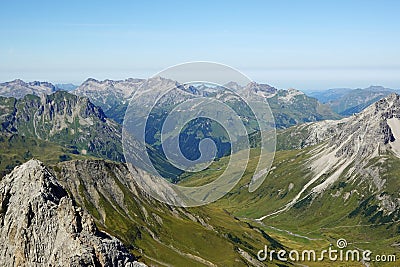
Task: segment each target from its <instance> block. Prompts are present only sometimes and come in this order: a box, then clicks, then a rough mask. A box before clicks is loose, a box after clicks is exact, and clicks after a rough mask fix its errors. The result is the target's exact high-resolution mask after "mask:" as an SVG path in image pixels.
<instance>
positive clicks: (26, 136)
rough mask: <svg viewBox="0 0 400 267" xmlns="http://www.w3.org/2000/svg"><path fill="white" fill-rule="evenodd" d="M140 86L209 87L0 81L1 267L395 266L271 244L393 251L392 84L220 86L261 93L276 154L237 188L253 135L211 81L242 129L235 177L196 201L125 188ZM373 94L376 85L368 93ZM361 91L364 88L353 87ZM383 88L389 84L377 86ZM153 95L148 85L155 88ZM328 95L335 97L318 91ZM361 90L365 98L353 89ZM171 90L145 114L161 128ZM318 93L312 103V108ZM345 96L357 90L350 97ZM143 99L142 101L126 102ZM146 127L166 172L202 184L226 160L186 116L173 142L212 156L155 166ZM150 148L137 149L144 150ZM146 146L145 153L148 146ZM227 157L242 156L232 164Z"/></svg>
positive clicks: (395, 109)
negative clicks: (129, 126) (254, 181)
mask: <svg viewBox="0 0 400 267" xmlns="http://www.w3.org/2000/svg"><path fill="white" fill-rule="evenodd" d="M144 83H152V84H153V86H155V87H157V86H164V85H165V84H171V85H175V86H177V87H178V88H179V89H180V90H181V91H182V92H186V93H189V94H193V95H204V96H206V95H210V94H216V92H217V91H218V90H219V88H215V87H209V86H204V85H190V86H189V85H180V84H179V83H178V82H176V81H172V80H167V79H164V78H161V77H155V78H151V79H149V80H143V79H126V80H120V81H112V80H105V81H98V80H95V79H88V80H86V81H85V82H83V83H82V84H81V85H80V86H74V85H71V84H64V85H57V86H55V85H52V84H51V83H48V82H24V81H21V80H14V81H11V82H5V83H1V84H0V95H1V96H0V123H1V126H0V147H1V150H0V171H1V173H0V175H1V178H0V225H1V227H0V241H1V245H0V265H2V266H280V267H283V266H395V265H394V262H374V261H371V262H366V261H358V260H354V261H348V262H345V265H343V262H339V261H338V262H335V261H330V260H329V259H325V260H324V261H319V262H318V261H302V262H296V261H293V260H290V259H288V260H284V259H282V258H279V257H278V256H277V254H274V256H273V257H272V258H271V259H270V258H267V259H266V260H265V261H260V260H259V259H258V257H257V254H258V252H259V251H260V250H263V249H264V247H265V246H268V248H269V249H270V250H275V251H278V250H281V249H284V250H286V251H290V250H298V251H302V250H316V251H322V250H324V249H328V248H329V247H330V246H331V247H332V246H336V242H337V240H339V239H345V240H347V247H346V249H349V250H356V251H359V252H362V251H365V250H371V251H372V252H373V255H378V254H380V255H395V256H397V258H398V256H399V253H400V223H399V221H400V190H399V188H400V172H399V170H400V96H399V95H397V94H396V93H394V92H392V91H391V90H389V89H388V90H386V89H382V88H381V89H382V92H380V93H377V94H372V93H371V92H373V91H374V88H369V89H368V90H367V89H360V90H354V91H351V93H352V94H354V95H357V94H360V98H359V99H363V100H364V101H361V100H360V101H361V102H360V101H354V103H353V102H352V103H349V102H346V103H345V102H344V101H345V100H346V101H347V99H348V97H347V98H346V97H344V95H345V94H349V93H350V89H349V90H344V91H343V92H342V91H340V90H339V91H340V92H339V93H340V94H339V95H335V96H334V97H333V98H331V96H329V95H322V94H320V95H318V96H317V95H314V96H315V97H316V98H314V97H311V96H308V95H306V94H304V93H303V92H301V91H298V90H296V89H287V90H283V89H276V88H274V87H272V86H269V85H267V84H258V83H255V82H252V83H250V84H247V85H238V84H235V83H229V84H226V85H225V87H226V88H229V89H231V90H233V91H237V92H240V93H241V95H247V96H251V95H253V94H254V95H257V96H260V97H262V98H263V99H265V101H268V103H269V105H270V107H271V110H272V113H273V115H274V118H275V128H276V132H277V140H276V141H277V143H276V148H277V151H276V153H275V158H274V161H273V163H272V167H271V170H270V171H269V173H268V174H267V176H266V179H265V181H264V183H263V184H262V185H261V186H260V188H258V189H257V190H256V191H255V192H252V193H250V192H249V190H248V185H249V183H250V180H251V178H252V175H253V173H254V170H255V169H256V167H257V162H258V157H259V154H260V153H259V146H258V138H259V137H260V135H263V134H268V133H260V132H258V129H257V127H256V126H254V124H253V123H252V118H251V116H249V114H248V113H247V112H246V109H245V108H244V106H242V104H241V102H240V101H236V100H235V99H234V98H232V96H231V95H230V93H229V91H224V90H222V93H220V95H218V97H219V99H225V100H227V101H228V100H229V103H230V105H231V106H232V107H233V109H235V110H238V111H240V112H242V114H241V115H242V118H243V120H244V121H245V122H246V123H247V124H246V127H247V129H248V130H250V132H251V134H250V135H249V139H250V140H251V144H252V149H251V153H250V156H251V159H250V161H249V164H248V165H247V169H246V171H245V173H244V176H243V178H242V179H241V180H240V181H239V183H238V184H237V185H236V186H235V187H234V188H233V189H232V190H231V191H230V192H229V193H228V194H227V195H225V196H224V197H223V198H221V199H220V200H218V201H216V202H213V203H211V204H209V205H206V206H201V207H196V208H178V207H173V206H169V205H167V204H164V203H161V202H159V201H157V200H155V199H153V198H152V197H151V196H149V195H148V194H147V193H146V192H144V191H143V190H142V189H141V187H140V186H139V185H138V184H137V182H136V180H135V177H141V176H144V175H147V174H146V173H145V172H144V171H143V170H141V169H139V168H135V166H133V169H134V170H135V171H134V172H131V171H129V169H128V167H127V164H126V163H125V159H124V154H123V148H122V143H121V136H122V123H123V121H124V116H125V111H126V109H127V107H128V104H129V101H130V99H131V98H132V96H134V94H135V93H136V92H137V91H138V90H139V88H140V86H141V85H142V84H144ZM378 89H379V88H378ZM364 90H367V91H368V92H367V91H364ZM389 91H390V92H389ZM154 93H156V92H154ZM330 93H334V92H332V91H331V92H330ZM367 93H368V95H369V97H368V98H366V97H364V96H363V95H365V94H367ZM180 97H181V95H180V94H178V95H176V96H175V97H173V98H171V99H166V100H165V101H164V102H162V103H161V105H160V110H159V111H158V112H157V113H155V114H154V117H153V118H152V120H151V121H149V125H150V126H154V127H155V126H159V125H162V122H163V119H164V117H163V116H164V115H163V114H165V113H166V112H168V111H169V110H170V109H171V106H173V105H174V102H173V101H177V99H179V98H180ZM318 99H322V100H321V102H324V103H321V102H319V100H318ZM352 99H353V100H355V99H357V98H354V97H353V98H352ZM136 104H137V105H139V107H140V105H146V104H148V103H136ZM158 134H159V133H157V132H156V131H153V132H152V131H150V132H149V136H147V137H146V138H148V139H147V140H150V141H149V145H152V146H153V148H151V150H150V151H151V153H152V155H153V158H152V160H153V162H155V163H156V164H157V165H158V166H159V169H160V170H161V171H164V172H165V173H167V174H168V173H169V174H170V175H171V176H168V175H166V178H167V179H170V178H171V177H175V178H173V179H171V181H172V182H174V183H177V184H179V185H183V186H197V185H203V184H205V183H208V182H210V181H213V180H214V179H216V178H217V177H218V176H219V175H220V174H222V173H223V172H224V170H225V168H226V167H227V164H228V161H229V157H230V156H229V155H230V145H231V144H230V143H229V141H227V138H226V136H225V133H224V132H223V131H220V130H219V129H218V125H214V124H210V123H208V122H207V121H201V120H198V121H194V122H193V123H192V124H188V125H187V127H186V128H185V129H184V134H185V138H182V144H180V145H181V149H182V150H183V151H184V152H185V153H186V154H185V155H187V156H188V158H197V157H198V153H199V151H198V146H199V143H200V141H201V139H203V138H205V137H208V138H211V139H212V140H213V141H214V143H215V144H216V146H217V150H218V152H219V153H217V158H216V159H215V160H214V161H213V163H212V164H211V165H210V166H208V167H207V168H206V169H204V170H202V171H201V172H197V173H189V172H176V170H174V169H172V168H170V166H169V165H168V164H167V163H166V159H165V156H164V155H163V153H162V150H161V149H162V146H160V139H159V137H158ZM149 149H150V148H149ZM148 151H149V150H148ZM235 164H241V162H237V163H235Z"/></svg>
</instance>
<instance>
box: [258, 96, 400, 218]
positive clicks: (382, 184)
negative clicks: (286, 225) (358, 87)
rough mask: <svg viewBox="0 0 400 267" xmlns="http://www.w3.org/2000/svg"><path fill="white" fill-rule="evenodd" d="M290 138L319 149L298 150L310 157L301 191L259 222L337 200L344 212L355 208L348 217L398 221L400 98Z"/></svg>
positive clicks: (304, 166) (311, 126)
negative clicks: (291, 210)
mask: <svg viewBox="0 0 400 267" xmlns="http://www.w3.org/2000/svg"><path fill="white" fill-rule="evenodd" d="M301 131H303V133H302V134H298V135H295V133H299V132H301ZM286 134H287V135H286V139H287V140H288V139H290V138H292V139H297V138H298V139H297V140H298V141H300V142H301V144H300V146H302V147H307V146H310V145H315V144H319V145H316V146H315V147H313V148H312V149H306V150H304V151H306V152H300V154H302V155H303V154H304V153H305V154H304V155H306V156H305V157H306V158H307V159H306V160H304V161H303V162H302V163H301V169H306V170H307V172H304V173H305V174H304V175H305V177H304V179H303V181H302V182H301V183H302V185H301V187H298V191H297V193H296V194H295V195H293V196H292V197H291V198H290V201H288V202H287V203H286V204H285V205H284V206H283V207H281V208H280V209H278V210H276V211H274V212H272V213H270V214H267V215H265V216H262V217H260V220H263V219H265V218H267V217H269V216H271V215H276V214H279V213H282V212H285V211H288V210H290V209H292V208H295V209H296V207H298V208H299V207H302V208H304V206H305V207H307V208H306V209H305V210H302V211H303V212H304V211H305V212H308V211H315V210H316V209H317V208H316V207H318V206H319V205H320V204H318V203H332V202H333V201H337V202H339V203H341V205H343V204H345V205H346V206H347V207H346V209H348V208H349V207H353V210H350V211H349V213H348V214H347V215H348V216H350V217H352V216H353V217H354V216H361V217H362V218H363V219H362V220H366V221H369V222H370V223H378V224H379V223H390V222H395V221H396V220H398V219H400V197H399V196H400V195H399V194H400V193H399V191H398V185H399V184H400V180H399V176H398V173H397V172H396V167H395V166H398V165H399V163H400V159H399V155H400V153H399V152H400V150H399V148H400V145H399V144H400V96H399V95H397V94H391V95H389V96H387V97H386V98H384V99H381V100H379V101H378V102H376V103H374V104H373V105H371V106H370V107H368V108H367V109H365V110H364V111H363V112H361V113H359V114H356V115H354V116H352V117H349V118H346V119H343V120H341V121H326V122H317V123H313V124H308V125H303V126H299V127H296V128H295V129H290V131H289V132H288V133H286ZM294 143H295V142H294ZM294 143H293V144H294ZM298 145H299V143H298ZM293 160H294V159H293ZM356 199H357V202H353V204H349V203H351V202H352V201H356ZM355 203H358V205H360V206H358V207H357V205H356V206H354V204H355ZM344 210H345V209H343V210H342V211H344ZM297 212H298V211H297Z"/></svg>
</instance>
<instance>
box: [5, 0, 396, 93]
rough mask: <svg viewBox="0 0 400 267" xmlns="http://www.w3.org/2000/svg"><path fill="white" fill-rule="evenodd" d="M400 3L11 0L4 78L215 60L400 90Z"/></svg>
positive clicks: (276, 75) (143, 73) (98, 74)
mask: <svg viewBox="0 0 400 267" xmlns="http://www.w3.org/2000/svg"><path fill="white" fill-rule="evenodd" d="M399 12H400V2H399V1H284V0H283V1H248V2H247V1H226V2H224V1H7V2H6V1H2V2H1V3H0V33H1V36H2V37H1V39H0V81H7V80H12V79H15V78H22V79H25V80H47V81H52V82H74V83H80V82H82V81H83V80H85V79H86V78H88V77H94V78H97V79H105V78H110V79H122V78H128V77H148V76H151V75H153V74H154V73H156V72H158V71H160V70H162V69H164V68H166V67H168V66H171V65H175V64H178V63H182V62H187V61H195V60H201V61H214V62H220V63H224V64H228V65H230V66H232V67H235V68H238V69H239V70H241V71H243V72H244V73H245V74H247V75H248V76H250V78H252V79H253V80H256V81H259V82H266V83H269V84H272V85H274V86H277V87H279V88H288V87H294V88H298V89H302V90H316V89H325V88H332V87H366V86H369V85H370V84H374V85H378V84H379V85H384V86H387V87H392V88H400V51H399V47H400V34H399V33H400V16H399V15H398V14H399Z"/></svg>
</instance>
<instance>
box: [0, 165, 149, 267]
mask: <svg viewBox="0 0 400 267" xmlns="http://www.w3.org/2000/svg"><path fill="white" fill-rule="evenodd" d="M0 225H1V227H0V244H1V245H0V258H1V262H2V266H146V265H144V264H142V263H139V262H137V261H135V258H134V257H133V256H132V255H131V254H130V253H129V252H128V250H127V249H126V248H125V247H124V245H123V244H122V243H121V242H120V241H119V240H118V239H116V238H115V237H112V236H110V235H109V234H107V233H105V232H101V231H99V230H98V229H97V227H96V226H95V224H94V222H93V220H92V218H91V216H90V215H89V214H88V213H87V212H86V211H85V210H83V209H81V208H79V207H77V205H76V204H75V201H74V199H72V198H71V197H70V196H69V195H68V193H67V191H66V190H65V189H64V188H63V187H62V186H61V185H60V184H59V183H58V182H57V180H56V179H55V177H54V176H53V175H52V174H51V173H50V172H49V171H48V169H47V168H46V167H45V166H44V165H43V164H42V163H41V162H39V161H37V160H30V161H28V162H27V163H25V164H23V165H21V166H19V167H17V168H15V169H14V171H13V172H12V173H10V174H9V175H7V176H5V177H4V178H3V179H2V180H1V182H0Z"/></svg>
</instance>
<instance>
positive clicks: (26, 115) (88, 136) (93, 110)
mask: <svg viewBox="0 0 400 267" xmlns="http://www.w3.org/2000/svg"><path fill="white" fill-rule="evenodd" d="M0 119H1V128H0V133H1V136H2V138H3V139H7V140H9V138H11V137H12V136H16V135H17V136H19V137H24V138H32V139H36V140H38V142H43V141H45V142H52V143H55V144H58V145H61V146H62V147H64V148H66V149H67V152H69V153H72V154H81V155H86V154H87V155H93V156H97V157H102V158H108V159H112V160H116V161H123V159H124V158H123V153H122V148H121V140H120V138H121V134H120V133H121V126H120V125H119V124H117V123H115V122H114V121H112V120H109V119H108V118H107V117H106V116H105V114H104V113H103V111H102V110H101V108H98V107H96V106H95V105H93V104H92V103H91V102H90V101H89V99H88V98H84V97H78V96H75V95H72V94H69V93H67V92H63V91H57V92H55V93H53V94H51V95H42V96H41V97H38V96H34V95H26V96H25V97H23V98H21V99H15V98H4V97H0Z"/></svg>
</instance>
